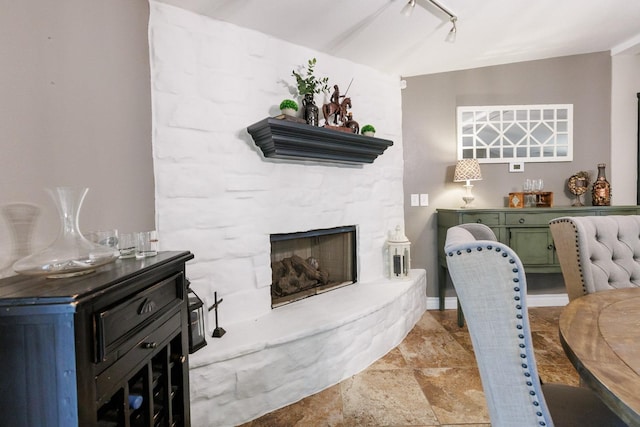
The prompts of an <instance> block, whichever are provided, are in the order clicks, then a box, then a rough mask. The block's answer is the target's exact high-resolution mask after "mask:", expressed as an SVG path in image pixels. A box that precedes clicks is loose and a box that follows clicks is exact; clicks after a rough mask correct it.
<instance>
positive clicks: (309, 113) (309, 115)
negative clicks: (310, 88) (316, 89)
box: [302, 93, 320, 126]
mask: <svg viewBox="0 0 640 427" xmlns="http://www.w3.org/2000/svg"><path fill="white" fill-rule="evenodd" d="M302 105H303V106H304V119H305V120H306V122H307V124H308V125H311V126H318V121H319V113H320V112H319V110H318V106H317V105H316V103H315V101H314V100H313V93H306V94H305V95H304V99H303V100H302Z"/></svg>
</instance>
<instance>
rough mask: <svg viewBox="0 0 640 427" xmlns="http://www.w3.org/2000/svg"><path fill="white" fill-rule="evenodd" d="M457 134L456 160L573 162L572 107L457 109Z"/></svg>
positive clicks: (511, 106)
mask: <svg viewBox="0 0 640 427" xmlns="http://www.w3.org/2000/svg"><path fill="white" fill-rule="evenodd" d="M457 131H458V150H457V152H458V159H466V158H476V159H478V160H479V161H480V162H481V163H509V162H511V161H513V159H517V160H518V161H527V162H568V161H571V160H573V104H546V105H502V106H495V105H492V106H473V107H458V112H457ZM499 147H504V148H503V149H501V148H499ZM514 148H515V149H514Z"/></svg>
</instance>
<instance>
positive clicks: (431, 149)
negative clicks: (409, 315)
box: [402, 52, 615, 296]
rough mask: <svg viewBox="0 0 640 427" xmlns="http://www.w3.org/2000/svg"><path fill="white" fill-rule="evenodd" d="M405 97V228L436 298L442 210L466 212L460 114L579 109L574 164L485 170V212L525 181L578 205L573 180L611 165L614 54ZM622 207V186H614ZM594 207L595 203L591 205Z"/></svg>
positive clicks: (503, 69) (423, 84) (467, 77)
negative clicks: (456, 171) (418, 196)
mask: <svg viewBox="0 0 640 427" xmlns="http://www.w3.org/2000/svg"><path fill="white" fill-rule="evenodd" d="M406 81H407V88H406V89H404V91H403V93H402V110H403V111H402V115H403V137H404V158H405V171H404V192H405V227H406V234H407V237H408V238H409V240H410V241H411V242H412V250H411V255H412V256H411V258H412V267H415V268H426V269H427V283H428V284H429V285H428V294H429V296H436V295H437V285H436V284H437V268H436V265H437V264H436V258H437V252H436V250H437V249H436V218H435V214H434V213H435V210H436V209H437V208H457V207H460V206H461V205H462V203H463V202H462V199H461V197H462V191H463V190H462V186H461V183H453V182H452V179H453V168H454V165H455V162H456V127H455V126H456V107H457V106H468V105H513V104H573V105H574V112H573V114H574V138H573V143H574V157H573V158H574V160H573V161H572V162H559V163H526V164H525V170H524V172H523V173H509V168H508V164H482V165H481V169H482V174H483V178H484V179H483V181H479V182H476V183H474V184H475V186H474V188H473V192H474V195H475V197H476V201H475V205H476V206H477V207H503V206H505V203H506V196H507V195H508V193H509V192H512V191H521V189H522V181H523V180H524V179H525V178H543V179H544V183H545V190H547V191H553V192H554V205H556V206H568V205H570V204H571V200H570V194H569V193H568V192H567V190H566V182H567V179H568V178H569V177H570V176H571V175H573V174H574V173H575V172H578V171H580V170H587V171H591V173H592V175H593V176H595V174H596V171H597V167H596V165H597V163H600V162H604V163H607V164H609V163H610V145H611V144H610V122H611V119H610V111H611V106H610V104H611V57H610V55H609V53H608V52H601V53H594V54H585V55H576V56H569V57H562V58H554V59H547V60H540V61H530V62H522V63H517V64H509V65H500V66H495V67H486V68H478V69H472V70H464V71H457V72H449V73H441V74H432V75H425V76H416V77H411V78H407V79H406ZM612 188H613V203H614V204H615V183H612ZM411 193H428V194H429V199H430V200H429V202H430V205H429V206H428V207H411V206H410V205H409V203H410V200H409V197H408V195H409V194H411ZM588 203H590V200H589V201H588Z"/></svg>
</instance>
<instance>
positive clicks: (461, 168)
mask: <svg viewBox="0 0 640 427" xmlns="http://www.w3.org/2000/svg"><path fill="white" fill-rule="evenodd" d="M480 180H482V173H481V172H480V164H479V163H478V161H477V160H476V159H462V160H458V163H456V170H455V172H454V174H453V182H463V181H464V182H466V183H465V184H464V186H463V187H464V188H465V189H466V193H465V195H464V196H463V197H462V200H464V203H465V204H464V206H462V207H463V208H465V209H466V208H471V207H473V206H472V203H473V199H474V197H473V194H471V189H472V188H473V184H471V181H480Z"/></svg>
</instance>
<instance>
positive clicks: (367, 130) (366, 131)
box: [360, 125, 376, 136]
mask: <svg viewBox="0 0 640 427" xmlns="http://www.w3.org/2000/svg"><path fill="white" fill-rule="evenodd" d="M360 133H361V134H363V135H365V136H373V135H374V134H375V133H376V128H374V127H373V126H372V125H364V126H362V129H360Z"/></svg>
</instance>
